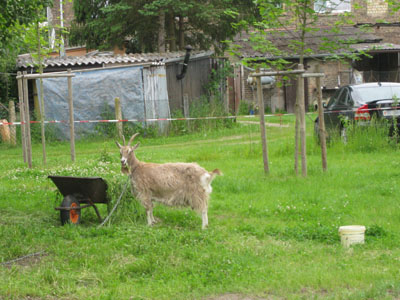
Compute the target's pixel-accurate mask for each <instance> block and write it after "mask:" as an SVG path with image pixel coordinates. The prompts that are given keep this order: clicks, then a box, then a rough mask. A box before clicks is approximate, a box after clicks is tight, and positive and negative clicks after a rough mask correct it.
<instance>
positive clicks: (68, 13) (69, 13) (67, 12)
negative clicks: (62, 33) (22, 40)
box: [47, 0, 74, 46]
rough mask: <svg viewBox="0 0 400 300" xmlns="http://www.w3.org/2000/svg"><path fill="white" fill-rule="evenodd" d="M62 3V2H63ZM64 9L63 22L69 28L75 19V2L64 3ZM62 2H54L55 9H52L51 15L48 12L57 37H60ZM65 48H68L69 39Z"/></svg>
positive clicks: (58, 0) (57, 0) (56, 0)
mask: <svg viewBox="0 0 400 300" xmlns="http://www.w3.org/2000/svg"><path fill="white" fill-rule="evenodd" d="M61 1H62V0H61ZM62 3H63V4H62V8H63V22H64V27H65V28H69V27H70V26H71V23H72V21H73V19H74V10H73V2H72V1H62ZM60 15H61V14H60V0H54V2H53V7H51V8H50V14H49V12H48V14H47V18H48V19H49V18H50V19H51V21H49V24H51V25H52V26H53V27H54V28H56V32H57V36H59V29H58V28H60V26H61V19H60ZM65 46H68V39H66V41H65Z"/></svg>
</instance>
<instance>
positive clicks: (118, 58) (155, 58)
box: [17, 52, 212, 68]
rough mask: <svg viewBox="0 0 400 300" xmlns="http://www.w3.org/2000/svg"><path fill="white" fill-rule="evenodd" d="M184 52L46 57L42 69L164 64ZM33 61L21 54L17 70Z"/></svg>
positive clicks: (195, 53) (29, 65)
mask: <svg viewBox="0 0 400 300" xmlns="http://www.w3.org/2000/svg"><path fill="white" fill-rule="evenodd" d="M185 53H186V52H166V53H143V54H142V53H141V54H139V53H137V54H126V55H113V54H111V53H110V52H106V53H101V52H99V53H96V54H90V53H89V54H88V55H84V56H69V57H66V58H61V57H48V58H45V59H44V61H43V67H44V68H47V67H73V66H90V65H99V64H100V65H103V64H104V65H113V64H149V63H150V64H157V65H159V64H164V63H167V62H168V61H170V60H174V59H178V58H181V57H182V58H183V57H184V56H185ZM201 54H203V55H211V54H212V53H210V52H193V53H192V55H191V57H193V56H197V57H198V56H201ZM34 65H35V63H34V59H33V58H32V56H31V55H30V54H22V55H19V56H18V58H17V67H18V68H31V67H34Z"/></svg>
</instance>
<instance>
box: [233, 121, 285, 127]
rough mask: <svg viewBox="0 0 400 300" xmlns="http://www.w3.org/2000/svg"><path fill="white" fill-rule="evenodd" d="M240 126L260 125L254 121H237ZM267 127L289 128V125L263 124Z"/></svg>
mask: <svg viewBox="0 0 400 300" xmlns="http://www.w3.org/2000/svg"><path fill="white" fill-rule="evenodd" d="M238 122H239V123H242V124H260V122H256V121H238ZM265 126H267V127H289V124H279V123H265Z"/></svg>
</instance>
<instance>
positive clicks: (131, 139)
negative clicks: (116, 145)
mask: <svg viewBox="0 0 400 300" xmlns="http://www.w3.org/2000/svg"><path fill="white" fill-rule="evenodd" d="M138 135H139V132H138V133H135V134H134V135H132V137H131V138H130V140H129V142H128V146H130V145H131V143H132V142H133V140H134V139H135V137H136V136H138Z"/></svg>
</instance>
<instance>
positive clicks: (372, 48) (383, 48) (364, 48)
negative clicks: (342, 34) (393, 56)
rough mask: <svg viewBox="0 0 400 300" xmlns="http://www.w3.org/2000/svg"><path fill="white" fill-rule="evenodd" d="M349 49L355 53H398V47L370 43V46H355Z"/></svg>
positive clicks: (399, 47)
mask: <svg viewBox="0 0 400 300" xmlns="http://www.w3.org/2000/svg"><path fill="white" fill-rule="evenodd" d="M351 48H352V49H354V50H357V51H367V52H374V51H376V52H379V51H398V50H400V45H398V44H390V43H382V44H381V43H370V44H357V45H351Z"/></svg>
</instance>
